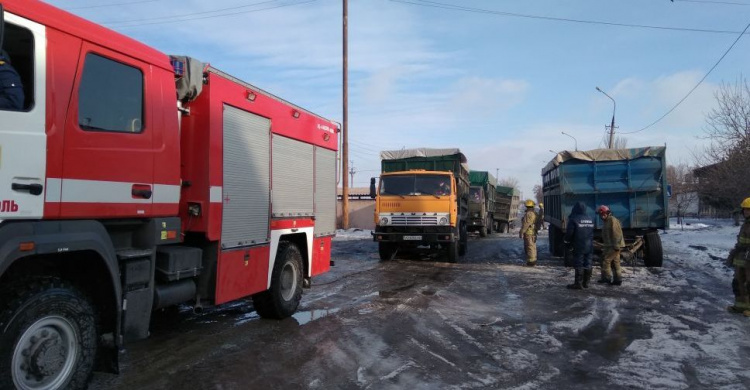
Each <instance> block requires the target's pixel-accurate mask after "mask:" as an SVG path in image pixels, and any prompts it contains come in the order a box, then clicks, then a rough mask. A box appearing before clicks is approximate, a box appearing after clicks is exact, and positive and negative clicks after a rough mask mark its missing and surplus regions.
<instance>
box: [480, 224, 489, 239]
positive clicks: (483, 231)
mask: <svg viewBox="0 0 750 390" xmlns="http://www.w3.org/2000/svg"><path fill="white" fill-rule="evenodd" d="M479 237H487V227H486V226H482V227H481V228H479Z"/></svg>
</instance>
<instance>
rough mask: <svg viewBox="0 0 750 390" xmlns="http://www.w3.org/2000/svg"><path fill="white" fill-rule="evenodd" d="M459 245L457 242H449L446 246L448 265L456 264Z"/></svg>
mask: <svg viewBox="0 0 750 390" xmlns="http://www.w3.org/2000/svg"><path fill="white" fill-rule="evenodd" d="M460 246H461V244H459V243H458V242H451V243H450V244H448V252H447V254H448V262H449V263H457V262H458V257H459V247H460Z"/></svg>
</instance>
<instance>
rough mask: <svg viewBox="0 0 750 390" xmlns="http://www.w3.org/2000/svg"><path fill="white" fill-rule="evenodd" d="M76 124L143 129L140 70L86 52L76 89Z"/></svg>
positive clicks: (133, 130) (114, 129)
mask: <svg viewBox="0 0 750 390" xmlns="http://www.w3.org/2000/svg"><path fill="white" fill-rule="evenodd" d="M78 125H79V126H80V127H81V129H83V130H88V131H110V132H119V133H140V132H142V131H143V73H142V72H141V71H140V70H139V69H137V68H134V67H132V66H129V65H125V64H122V63H119V62H116V61H113V60H110V59H108V58H104V57H102V56H99V55H96V54H92V53H89V54H87V55H86V62H85V63H84V66H83V75H82V76H81V84H80V86H79V88H78Z"/></svg>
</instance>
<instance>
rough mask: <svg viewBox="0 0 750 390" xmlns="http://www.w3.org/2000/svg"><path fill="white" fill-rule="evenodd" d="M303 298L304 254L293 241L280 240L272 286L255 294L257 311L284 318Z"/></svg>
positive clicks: (254, 300) (264, 315)
mask: <svg viewBox="0 0 750 390" xmlns="http://www.w3.org/2000/svg"><path fill="white" fill-rule="evenodd" d="M300 300H302V254H301V253H300V251H299V248H297V246H296V245H294V244H292V243H291V242H284V241H282V242H280V243H279V250H278V254H277V255H276V264H274V266H273V273H272V274H271V288H270V289H268V290H266V291H263V292H261V293H258V294H255V295H253V306H254V307H255V311H257V312H258V314H259V315H260V316H261V317H263V318H275V319H282V318H286V317H289V316H291V315H292V314H294V312H296V311H297V307H298V306H299V302H300Z"/></svg>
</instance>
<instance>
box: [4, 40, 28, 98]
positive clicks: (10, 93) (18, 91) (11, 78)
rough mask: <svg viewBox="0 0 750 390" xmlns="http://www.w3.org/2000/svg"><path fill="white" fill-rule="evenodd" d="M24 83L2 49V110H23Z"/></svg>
mask: <svg viewBox="0 0 750 390" xmlns="http://www.w3.org/2000/svg"><path fill="white" fill-rule="evenodd" d="M23 100H24V95H23V84H21V77H20V76H19V75H18V72H16V69H15V68H13V66H12V65H11V64H10V59H9V58H8V55H7V53H5V51H3V50H0V110H12V111H20V110H23Z"/></svg>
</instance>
